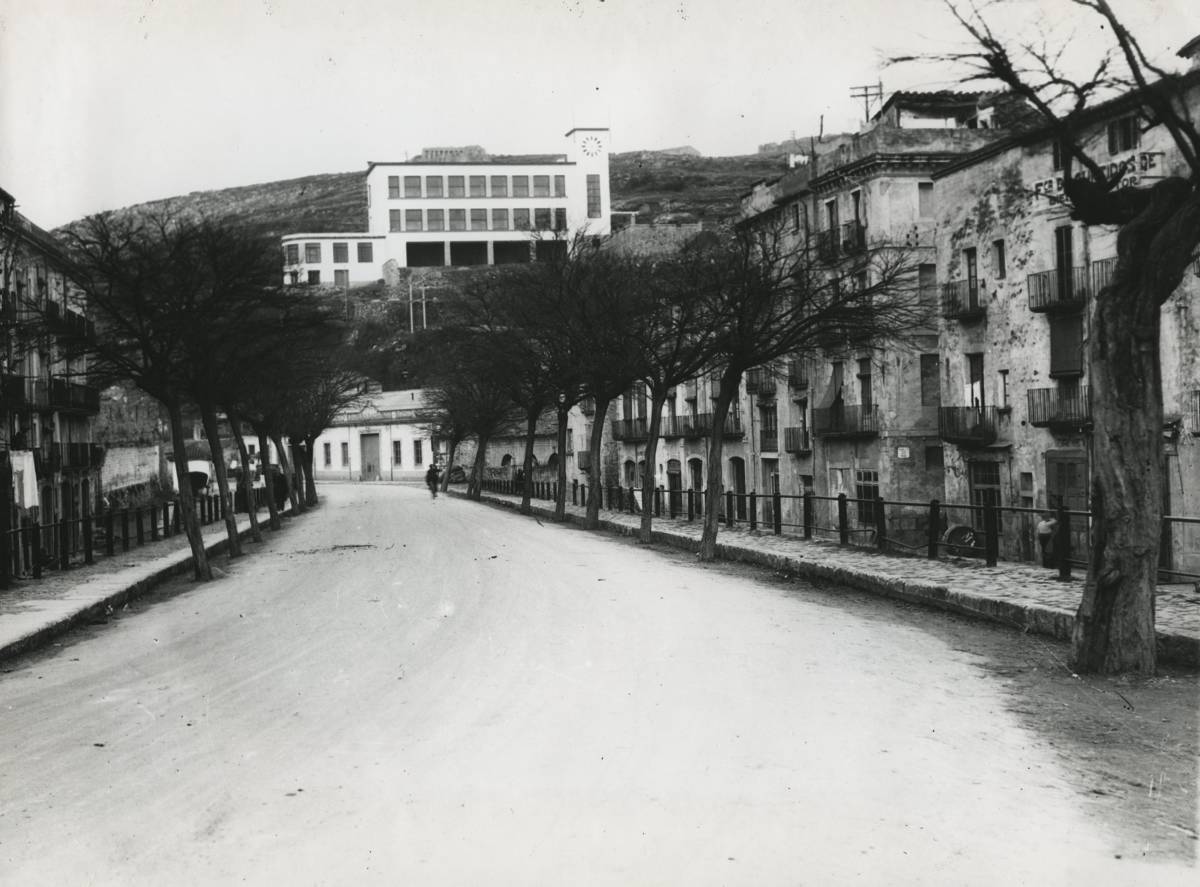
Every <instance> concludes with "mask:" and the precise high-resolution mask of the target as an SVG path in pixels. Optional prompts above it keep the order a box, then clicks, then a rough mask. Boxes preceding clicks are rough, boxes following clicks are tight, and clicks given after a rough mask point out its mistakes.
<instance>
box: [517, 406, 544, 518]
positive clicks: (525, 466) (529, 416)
mask: <svg viewBox="0 0 1200 887" xmlns="http://www.w3.org/2000/svg"><path fill="white" fill-rule="evenodd" d="M541 413H542V410H541V407H538V410H537V412H534V411H533V410H529V411H528V412H526V414H525V458H524V459H523V460H522V461H521V474H522V476H523V477H524V481H523V483H522V484H521V506H520V511H521V514H531V513H532V512H533V508H532V507H531V505H530V499H531V498H532V494H533V442H534V436H535V435H536V434H537V421H538V416H540V415H541Z"/></svg>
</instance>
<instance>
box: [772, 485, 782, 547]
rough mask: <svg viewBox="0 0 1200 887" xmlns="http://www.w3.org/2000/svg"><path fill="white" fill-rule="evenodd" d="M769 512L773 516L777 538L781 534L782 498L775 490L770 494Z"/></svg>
mask: <svg viewBox="0 0 1200 887" xmlns="http://www.w3.org/2000/svg"><path fill="white" fill-rule="evenodd" d="M771 510H772V512H773V513H774V516H775V526H774V527H773V529H774V530H775V535H776V536H779V535H781V534H782V533H783V496H781V495H780V494H779V490H776V491H775V492H773V493H772V494H771Z"/></svg>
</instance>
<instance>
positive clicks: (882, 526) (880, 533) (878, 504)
mask: <svg viewBox="0 0 1200 887" xmlns="http://www.w3.org/2000/svg"><path fill="white" fill-rule="evenodd" d="M887 541H888V540H887V515H886V514H885V513H884V510H883V497H882V496H879V495H876V496H875V547H876V548H878V549H879V550H880V551H887Z"/></svg>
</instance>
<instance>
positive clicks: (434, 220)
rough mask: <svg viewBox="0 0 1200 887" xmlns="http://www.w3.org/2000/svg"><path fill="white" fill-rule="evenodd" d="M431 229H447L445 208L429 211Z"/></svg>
mask: <svg viewBox="0 0 1200 887" xmlns="http://www.w3.org/2000/svg"><path fill="white" fill-rule="evenodd" d="M427 221H428V222H429V230H430V231H445V230H446V211H445V210H443V209H431V210H430V211H429V218H428V220H427Z"/></svg>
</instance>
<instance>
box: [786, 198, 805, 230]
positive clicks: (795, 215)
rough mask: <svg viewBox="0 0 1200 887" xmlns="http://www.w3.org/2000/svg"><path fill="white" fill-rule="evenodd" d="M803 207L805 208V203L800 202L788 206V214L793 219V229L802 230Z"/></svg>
mask: <svg viewBox="0 0 1200 887" xmlns="http://www.w3.org/2000/svg"><path fill="white" fill-rule="evenodd" d="M802 208H803V204H800V203H793V204H792V205H791V206H789V207H788V214H789V215H790V216H791V219H792V230H793V231H799V230H800V210H801V209H802Z"/></svg>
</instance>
